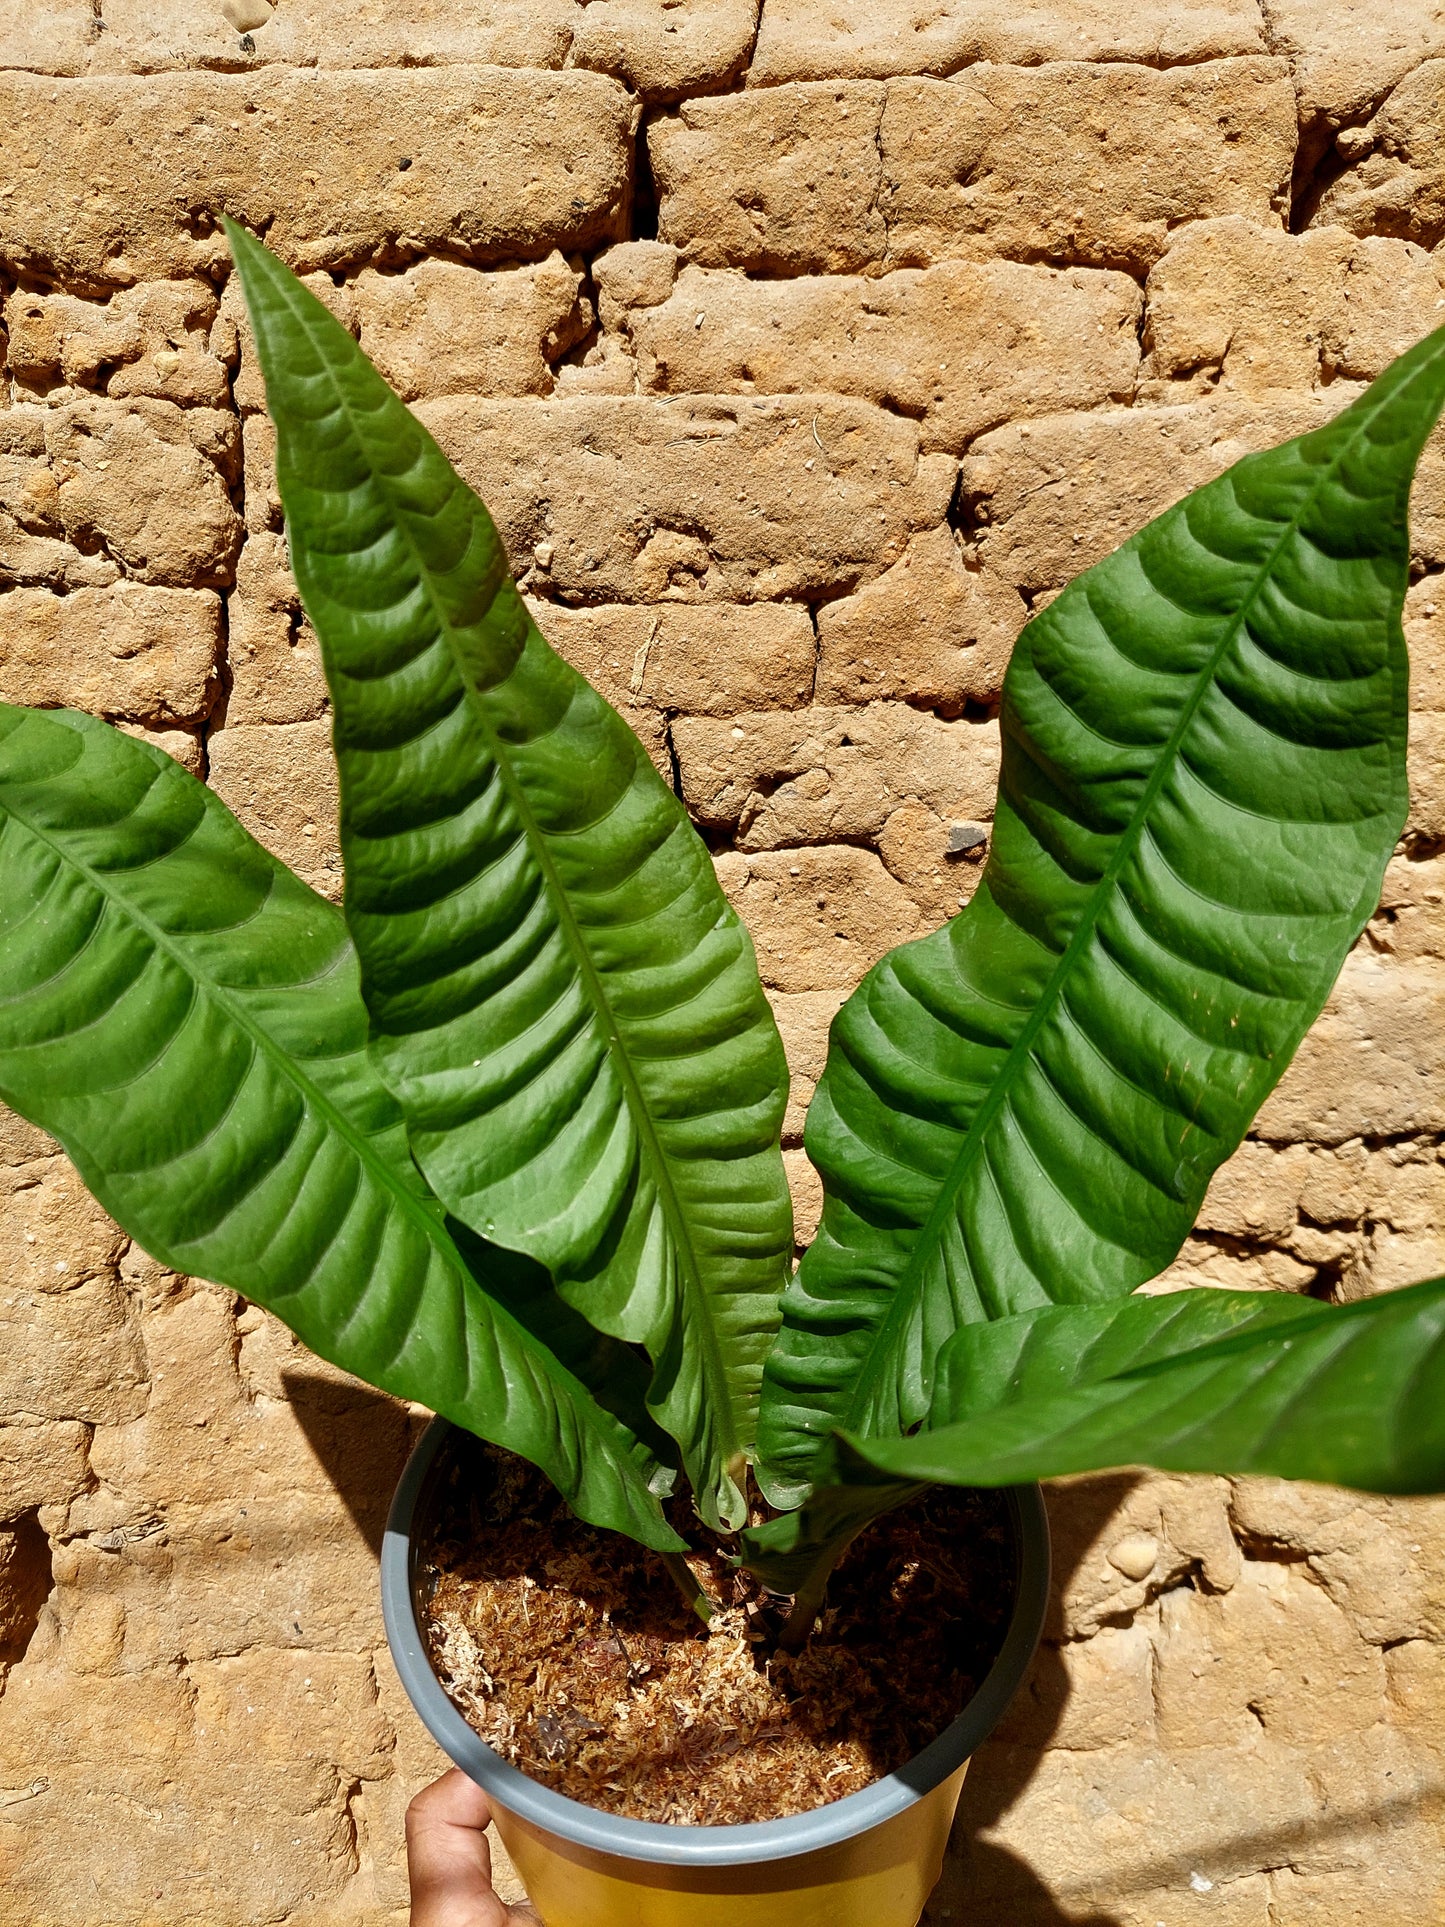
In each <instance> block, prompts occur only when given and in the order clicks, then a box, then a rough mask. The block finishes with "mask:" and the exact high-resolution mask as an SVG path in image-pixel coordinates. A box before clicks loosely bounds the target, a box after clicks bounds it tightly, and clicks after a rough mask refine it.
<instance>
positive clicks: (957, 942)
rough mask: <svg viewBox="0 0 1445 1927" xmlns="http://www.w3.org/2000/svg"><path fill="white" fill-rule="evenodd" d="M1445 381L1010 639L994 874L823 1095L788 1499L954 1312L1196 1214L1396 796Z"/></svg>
mask: <svg viewBox="0 0 1445 1927" xmlns="http://www.w3.org/2000/svg"><path fill="white" fill-rule="evenodd" d="M1442 396H1445V332H1442V333H1439V334H1435V335H1432V336H1431V337H1430V339H1429V340H1428V341H1426V342H1424V343H1422V344H1421V346H1419V347H1418V348H1415V349H1413V350H1412V351H1411V352H1410V353H1409V354H1407V355H1405V356H1403V357H1402V358H1401V359H1400V360H1399V361H1397V362H1396V363H1395V364H1394V365H1393V367H1391V368H1390V369H1389V370H1388V371H1387V373H1386V374H1385V375H1383V376H1382V377H1381V379H1380V380H1379V381H1377V382H1376V383H1375V384H1374V386H1373V387H1372V388H1370V389H1369V391H1368V392H1367V393H1366V394H1365V395H1363V396H1362V397H1360V399H1359V400H1357V401H1356V402H1355V403H1354V404H1353V405H1352V406H1351V407H1350V408H1349V409H1347V410H1345V411H1344V413H1342V414H1341V415H1340V416H1339V417H1338V418H1337V419H1336V420H1335V421H1333V422H1331V423H1330V424H1329V425H1328V426H1327V427H1325V428H1322V429H1319V430H1318V431H1316V432H1315V433H1314V434H1311V435H1307V436H1305V437H1304V438H1303V439H1302V440H1299V441H1295V442H1290V443H1287V444H1286V445H1285V446H1284V447H1282V448H1278V449H1274V450H1271V451H1268V452H1267V453H1264V454H1259V455H1250V456H1247V457H1246V458H1245V459H1244V460H1243V461H1241V462H1239V463H1237V464H1236V465H1235V466H1234V467H1233V468H1232V469H1230V470H1229V471H1228V473H1227V474H1225V475H1223V476H1222V477H1221V478H1220V479H1219V480H1218V481H1216V482H1213V483H1211V484H1210V485H1209V486H1208V487H1206V488H1202V489H1200V490H1199V491H1197V493H1195V494H1194V495H1191V496H1190V497H1189V498H1188V499H1187V500H1185V501H1183V502H1181V503H1180V504H1179V505H1178V506H1177V507H1175V508H1173V509H1171V510H1170V511H1169V512H1168V513H1167V514H1165V515H1163V516H1161V517H1160V518H1159V520H1158V521H1156V522H1154V523H1152V524H1151V525H1150V526H1149V527H1148V528H1146V529H1144V530H1143V531H1142V532H1141V533H1140V534H1139V535H1136V536H1135V537H1134V538H1133V539H1132V540H1131V541H1129V542H1127V543H1125V544H1124V546H1123V547H1122V548H1121V549H1119V550H1118V551H1117V552H1116V553H1115V554H1113V555H1111V556H1110V557H1108V558H1107V559H1106V560H1105V561H1103V562H1101V563H1100V564H1098V565H1097V566H1096V567H1095V568H1093V569H1091V570H1090V571H1089V572H1088V573H1087V574H1086V575H1084V576H1082V577H1080V579H1079V580H1078V581H1076V582H1075V583H1073V584H1072V586H1071V587H1070V588H1068V589H1067V590H1065V592H1064V593H1063V594H1062V595H1061V596H1060V597H1059V598H1058V599H1057V600H1056V601H1055V602H1054V603H1052V604H1051V605H1050V607H1049V608H1048V609H1047V610H1045V611H1044V612H1043V613H1042V614H1041V615H1039V616H1036V617H1035V618H1034V620H1033V621H1032V622H1031V623H1030V624H1029V625H1028V627H1027V628H1026V629H1025V630H1024V632H1023V635H1022V636H1021V637H1020V639H1019V642H1018V645H1017V647H1016V648H1015V651H1014V656H1013V660H1012V662H1011V664H1010V667H1009V672H1008V677H1007V680H1006V683H1005V690H1004V706H1003V716H1002V727H1003V768H1002V775H1001V778H1000V791H999V799H998V809H997V814H996V817H995V822H994V833H993V841H992V848H991V851H990V856H989V861H988V865H987V868H986V870H985V872H984V876H983V878H982V881H981V883H980V885H979V888H978V891H977V893H976V894H975V896H974V897H973V899H972V901H971V902H970V903H969V905H968V907H967V908H966V909H965V910H964V911H963V913H962V914H961V915H960V916H959V917H957V918H956V919H955V920H954V922H953V923H951V924H950V925H948V926H947V927H946V928H945V929H943V930H940V931H938V932H936V933H935V934H934V935H933V936H930V937H926V938H924V939H923V940H922V941H920V942H917V943H912V944H907V945H905V946H903V948H901V949H900V950H896V951H895V952H893V954H892V955H891V956H889V957H886V958H885V959H884V960H883V962H882V963H881V964H879V965H878V966H877V967H876V968H875V969H874V970H872V971H871V972H870V973H869V975H868V976H867V977H866V978H865V979H864V981H863V983H862V985H861V986H860V988H859V989H858V991H857V992H856V993H855V995H854V996H853V997H852V998H851V999H850V1000H849V1002H848V1004H847V1005H846V1006H845V1007H844V1009H843V1011H842V1012H841V1013H840V1015H839V1017H838V1019H837V1020H836V1022H835V1024H834V1028H833V1034H832V1040H831V1048H830V1052H829V1059H828V1065H827V1069H826V1071H825V1073H824V1076H823V1078H822V1080H821V1082H820V1084H819V1087H818V1092H817V1096H816V1098H815V1100H814V1102H813V1105H812V1108H811V1110H810V1112H809V1116H808V1124H807V1140H806V1141H807V1146H808V1151H809V1154H810V1156H811V1158H812V1160H813V1162H814V1164H816V1165H817V1167H818V1169H819V1170H820V1172H821V1173H822V1176H823V1182H824V1186H825V1190H826V1202H825V1207H824V1212H823V1220H822V1227H821V1230H820V1232H819V1235H818V1238H817V1241H816V1242H815V1244H814V1245H813V1247H812V1249H811V1250H810V1251H809V1252H808V1254H807V1256H806V1257H805V1259H804V1261H803V1264H802V1266H801V1268H800V1270H799V1273H798V1276H797V1278H796V1280H795V1281H794V1284H793V1286H792V1288H791V1289H790V1290H789V1292H788V1294H787V1297H786V1299H785V1302H784V1325H783V1330H782V1332H781V1334H780V1336H779V1340H778V1343H777V1345H776V1347H775V1348H774V1352H773V1355H772V1357H771V1359H770V1360H769V1365H768V1382H767V1386H766V1390H765V1395H764V1406H763V1414H762V1423H761V1428H760V1436H759V1445H760V1451H761V1456H762V1458H763V1460H764V1463H765V1465H767V1466H768V1467H769V1468H770V1471H769V1473H768V1475H767V1479H768V1490H769V1492H770V1495H771V1496H773V1497H774V1498H775V1499H776V1500H777V1501H778V1502H779V1503H784V1502H786V1501H787V1500H788V1499H792V1498H796V1497H797V1496H798V1494H799V1493H800V1492H801V1491H802V1490H803V1489H804V1488H805V1486H806V1483H807V1481H808V1478H809V1463H810V1460H811V1458H812V1455H813V1453H814V1451H815V1450H816V1448H817V1443H818V1441H819V1439H820V1438H822V1437H823V1436H824V1435H825V1434H826V1433H827V1432H828V1431H829V1430H830V1429H831V1428H832V1427H834V1426H841V1427H843V1428H844V1429H846V1430H849V1431H853V1432H857V1433H867V1434H875V1433H876V1434H888V1433H896V1432H901V1431H905V1430H907V1429H908V1428H909V1427H910V1426H912V1425H914V1424H915V1423H917V1421H918V1420H919V1419H921V1418H922V1417H923V1415H924V1414H925V1412H926V1411H927V1410H928V1404H929V1397H930V1393H931V1389H932V1370H933V1362H934V1360H935V1359H936V1358H937V1356H938V1353H939V1351H940V1349H941V1348H942V1346H943V1345H944V1343H945V1342H946V1341H947V1340H948V1339H949V1338H950V1337H951V1336H952V1334H953V1332H954V1331H955V1330H956V1329H957V1328H958V1327H959V1326H960V1325H963V1324H967V1323H970V1322H973V1321H977V1320H982V1319H991V1318H1002V1317H1007V1316H1009V1315H1010V1314H1012V1313H1016V1312H1021V1311H1025V1310H1028V1309H1030V1308H1032V1307H1036V1306H1043V1305H1047V1304H1049V1303H1053V1302H1061V1303H1084V1304H1087V1303H1094V1302H1100V1301H1106V1300H1109V1299H1113V1298H1116V1297H1120V1296H1123V1295H1124V1294H1126V1293H1128V1292H1130V1291H1132V1290H1134V1289H1135V1288H1136V1287H1137V1286H1138V1285H1140V1284H1142V1283H1144V1282H1145V1281H1146V1280H1147V1279H1149V1278H1152V1277H1153V1276H1155V1275H1156V1274H1157V1273H1158V1272H1159V1271H1161V1270H1162V1269H1163V1268H1164V1267H1165V1266H1166V1265H1167V1264H1168V1263H1169V1262H1170V1260H1171V1259H1172V1258H1173V1256H1174V1254H1175V1252H1176V1251H1177V1250H1178V1249H1179V1246H1180V1245H1181V1243H1182V1242H1183V1240H1184V1238H1185V1237H1186V1236H1187V1234H1188V1232H1189V1229H1190V1227H1191V1225H1192V1224H1193V1222H1194V1218H1195V1214H1196V1212H1197V1210H1198V1207H1199V1204H1200V1201H1201V1199H1202V1197H1203V1195H1204V1191H1205V1188H1206V1186H1207V1184H1208V1182H1209V1178H1210V1175H1211V1173H1212V1172H1213V1171H1214V1170H1215V1168H1216V1167H1217V1166H1218V1165H1219V1164H1220V1163H1221V1162H1222V1160H1223V1159H1224V1158H1226V1157H1227V1156H1228V1155H1229V1153H1230V1152H1231V1151H1232V1150H1233V1149H1234V1147H1235V1146H1236V1145H1237V1144H1238V1142H1239V1140H1240V1138H1241V1136H1242V1135H1243V1133H1244V1131H1245V1130H1246V1128H1247V1127H1248V1124H1249V1121H1250V1119H1251V1118H1252V1117H1253V1115H1254V1113H1255V1111H1256V1109H1257V1108H1258V1106H1259V1105H1260V1104H1261V1102H1262V1101H1263V1100H1264V1098H1265V1097H1266V1095H1267V1094H1268V1093H1269V1091H1270V1090H1271V1089H1272V1087H1273V1086H1274V1084H1275V1082H1276V1081H1277V1080H1278V1078H1279V1077H1280V1075H1281V1073H1282V1072H1283V1070H1284V1068H1285V1066H1286V1065H1287V1064H1288V1063H1289V1061H1290V1057H1291V1055H1292V1054H1293V1052H1294V1050H1295V1048H1296V1046H1297V1045H1298V1043H1299V1041H1300V1039H1301V1037H1302V1036H1303V1035H1304V1033H1305V1031H1306V1029H1307V1028H1308V1026H1309V1024H1310V1023H1311V1021H1312V1020H1313V1018H1314V1017H1315V1015H1316V1014H1317V1013H1318V1011H1319V1009H1320V1007H1321V1005H1322V1004H1323V1002H1324V999H1325V997H1326V996H1327V994H1328V992H1329V989H1330V986H1331V985H1332V984H1333V982H1334V980H1335V976H1336V974H1337V972H1338V970H1339V967H1340V964H1341V962H1342V961H1343V959H1344V956H1345V954H1346V952H1347V951H1348V949H1349V947H1350V945H1351V943H1352V942H1353V941H1354V939H1355V937H1356V936H1357V934H1358V932H1359V931H1360V929H1361V927H1362V925H1363V923H1364V921H1365V919H1366V918H1367V917H1368V915H1369V914H1370V912H1371V911H1372V910H1373V908H1374V906H1375V904H1376V902H1377V900H1378V896H1379V889H1380V880H1381V875H1382V873H1383V870H1384V866H1385V863H1386V861H1387V859H1388V857H1389V855H1390V851H1391V849H1392V847H1393V846H1394V843H1395V840H1396V838H1397V836H1398V834H1399V832H1400V829H1401V826H1402V824H1403V822H1404V819H1405V809H1406V789H1405V732H1406V685H1407V664H1406V655H1405V645H1404V638H1403V636H1402V634H1401V630H1400V608H1401V603H1402V601H1403V597H1404V591H1405V584H1406V570H1407V564H1408V541H1407V529H1406V508H1407V501H1408V495H1409V487H1410V479H1411V476H1412V474H1413V471H1414V466H1415V462H1416V459H1417V457H1418V454H1419V451H1420V448H1421V445H1422V443H1423V442H1424V439H1425V437H1426V435H1427V434H1428V432H1429V430H1430V427H1431V425H1432V423H1433V422H1434V420H1435V417H1436V415H1437V413H1438V412H1439V409H1440V406H1441V401H1442Z"/></svg>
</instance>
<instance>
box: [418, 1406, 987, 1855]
mask: <svg viewBox="0 0 1445 1927" xmlns="http://www.w3.org/2000/svg"><path fill="white" fill-rule="evenodd" d="M673 1523H674V1524H675V1525H677V1526H678V1527H679V1530H683V1531H685V1532H686V1533H687V1536H688V1538H689V1540H690V1542H691V1543H692V1544H693V1546H694V1548H695V1551H694V1554H693V1556H692V1557H691V1559H690V1563H691V1565H692V1567H693V1570H694V1571H695V1573H696V1574H697V1576H698V1578H699V1580H700V1581H701V1582H702V1584H703V1586H704V1588H705V1589H706V1590H707V1592H708V1593H709V1595H710V1596H711V1598H712V1599H713V1600H714V1601H715V1602H716V1605H717V1608H718V1610H717V1612H716V1614H715V1617H714V1620H713V1623H712V1626H711V1628H709V1629H704V1628H703V1626H702V1625H701V1623H700V1622H699V1621H698V1620H697V1619H696V1618H695V1617H694V1616H693V1615H692V1614H691V1613H689V1611H688V1610H687V1608H686V1607H685V1606H684V1605H683V1603H682V1600H681V1599H680V1597H679V1596H678V1593H677V1590H676V1588H675V1587H674V1585H673V1582H672V1580H671V1578H670V1577H669V1575H668V1573H667V1571H666V1570H665V1568H664V1567H663V1565H662V1564H661V1562H660V1561H659V1560H658V1559H657V1558H656V1557H655V1556H654V1555H653V1554H651V1553H648V1552H646V1551H645V1550H644V1549H643V1548H642V1547H640V1546H635V1545H633V1544H632V1543H631V1542H630V1541H629V1540H626V1539H623V1538H621V1537H619V1536H617V1535H615V1534H609V1533H601V1532H597V1531H594V1530H593V1529H592V1528H591V1527H590V1526H585V1525H583V1524H581V1522H580V1521H578V1520H577V1519H575V1518H573V1516H572V1515H571V1513H570V1512H568V1511H567V1509H566V1507H565V1505H564V1504H563V1503H562V1501H561V1500H560V1498H558V1496H557V1495H556V1493H555V1492H554V1491H553V1490H552V1488H551V1487H550V1486H549V1485H548V1484H547V1482H546V1480H545V1479H543V1478H542V1476H541V1474H540V1473H537V1472H535V1471H534V1470H533V1469H532V1468H531V1467H530V1466H528V1465H526V1464H525V1463H524V1462H522V1461H521V1460H518V1459H514V1458H511V1457H509V1456H508V1455H507V1454H505V1453H501V1452H498V1451H494V1450H492V1449H491V1448H487V1447H481V1446H478V1445H476V1444H475V1442H474V1441H470V1440H468V1441H465V1442H464V1443H462V1444H460V1445H459V1446H458V1448H457V1450H456V1454H455V1457H454V1461H453V1463H452V1464H451V1465H450V1466H449V1467H448V1468H447V1470H446V1472H445V1474H444V1478H443V1483H442V1485H441V1488H440V1491H439V1497H438V1501H437V1504H436V1506H435V1509H434V1511H433V1516H432V1521H431V1528H430V1538H431V1553H430V1559H429V1567H428V1572H429V1578H430V1581H431V1597H430V1601H429V1604H428V1607H427V1610H426V1614H425V1622H426V1630H427V1635H428V1639H429V1642H430V1647H431V1654H432V1660H433V1664H434V1665H435V1666H436V1669H437V1672H438V1675H439V1677H440V1678H441V1680H442V1682H443V1684H444V1685H445V1686H446V1687H447V1689H448V1691H449V1692H450V1694H451V1696H452V1698H453V1699H454V1701H455V1702H456V1704H457V1705H458V1707H459V1708H460V1709H461V1711H462V1713H463V1714H464V1715H465V1717H466V1718H467V1720H468V1721H469V1722H470V1724H471V1725H472V1726H473V1727H474V1728H475V1730H476V1731H477V1732H478V1733H479V1734H480V1735H481V1737H482V1738H483V1739H484V1740H486V1741H487V1743H488V1744H489V1745H490V1746H492V1747H494V1748H495V1749H496V1751H497V1752H498V1753H500V1754H501V1755H502V1756H503V1757H504V1758H505V1759H508V1760H510V1761H512V1762H513V1763H514V1764H515V1765H516V1766H518V1767H520V1768H521V1769H522V1770H523V1771H524V1772H526V1773H528V1774H530V1775H531V1776H532V1777H533V1778H534V1779H537V1780H540V1781H542V1782H544V1783H545V1784H546V1785H548V1786H550V1787H553V1788H554V1789H555V1790H556V1791H557V1792H559V1793H565V1794H569V1795H570V1796H571V1797H572V1798H573V1799H577V1800H582V1801H585V1802H586V1803H587V1804H588V1805H589V1806H594V1807H599V1808H602V1809H603V1810H605V1811H607V1812H611V1813H621V1814H627V1815H630V1816H632V1817H633V1818H636V1819H645V1820H665V1821H672V1822H675V1823H679V1824H686V1825H714V1826H717V1825H724V1824H729V1823H735V1822H743V1821H751V1820H764V1819H776V1818H780V1817H782V1816H784V1815H787V1814H794V1813H803V1812H806V1811H807V1810H809V1809H810V1808H813V1807H818V1806H824V1805H826V1804H828V1803H829V1802H830V1801H833V1800H837V1799H841V1798H842V1797H843V1796H844V1795H845V1794H848V1793H856V1792H858V1791H859V1790H860V1789H861V1788H863V1787H865V1786H867V1785H869V1784H870V1783H871V1782H872V1781H873V1780H875V1779H877V1778H878V1777H879V1776H880V1775H882V1774H884V1773H888V1772H891V1771H892V1770H893V1769H894V1768H896V1767H899V1766H901V1765H903V1764H904V1762H905V1761H907V1760H908V1759H910V1758H911V1757H912V1756H913V1755H914V1754H915V1753H917V1752H918V1751H919V1749H920V1748H921V1747H923V1746H925V1745H926V1744H927V1743H928V1742H929V1741H930V1740H931V1739H933V1738H934V1737H935V1735H936V1734H937V1733H938V1732H940V1731H941V1730H942V1728H943V1727H944V1726H946V1725H947V1724H948V1723H949V1721H950V1720H952V1719H953V1718H954V1717H955V1716H956V1715H957V1714H958V1713H959V1712H960V1711H961V1709H962V1708H963V1706H964V1705H965V1703H966V1702H967V1701H968V1699H969V1698H970V1697H971V1696H972V1694H973V1693H974V1691H975V1690H976V1689H977V1687H978V1684H979V1682H980V1681H981V1679H982V1678H983V1675H984V1674H985V1673H986V1672H987V1670H988V1667H989V1665H990V1664H991V1662H992V1660H993V1658H994V1656H995V1654H996V1653H997V1651H998V1648H999V1645H1000V1644H1001V1642H1002V1639H1003V1635H1004V1631H1005V1629H1006V1627H1007V1623H1008V1615H1009V1610H1010V1608H1011V1606H1012V1603H1013V1578H1012V1570H1013V1568H1012V1552H1011V1542H1010V1533H1009V1528H1008V1524H1007V1513H1006V1509H1005V1505H1004V1502H1003V1500H1002V1498H1001V1497H1000V1496H999V1495H998V1494H996V1493H984V1492H953V1491H947V1490H944V1489H936V1490H933V1491H930V1492H928V1493H926V1494H924V1495H923V1497H921V1498H920V1499H917V1500H915V1501H914V1502H913V1503H912V1504H911V1505H909V1506H907V1507H905V1508H902V1509H901V1510H899V1511H898V1512H895V1513H891V1514H889V1515H888V1516H887V1517H885V1518H883V1519H881V1520H879V1521H877V1522H876V1523H875V1524H874V1525H873V1526H871V1527H870V1528H869V1529H868V1531H867V1532H866V1533H865V1534H864V1535H863V1536H862V1537H861V1538H860V1539H859V1540H858V1541H857V1542H856V1543H855V1544H854V1545H853V1547H851V1548H850V1550H849V1552H848V1554H847V1555H846V1557H845V1558H844V1560H843V1562H842V1563H841V1565H840V1566H839V1568H838V1571H837V1573H836V1574H835V1576H834V1580H833V1583H832V1586H831V1587H830V1591H829V1603H828V1606H827V1609H826V1611H825V1613H824V1615H823V1617H822V1619H821V1621H820V1622H819V1625H818V1628H817V1630H816V1631H815V1633H814V1635H813V1637H812V1639H811V1640H810V1642H809V1644H808V1646H807V1648H806V1650H805V1651H804V1652H802V1653H800V1654H798V1655H796V1656H788V1655H783V1654H777V1653H775V1652H773V1651H772V1648H771V1641H770V1637H769V1635H770V1633H771V1632H772V1631H774V1630H775V1625H774V1623H773V1622H771V1621H770V1618H769V1614H768V1611H767V1607H766V1603H765V1602H764V1601H762V1600H761V1599H760V1598H759V1597H758V1594H757V1589H756V1586H755V1583H754V1582H753V1581H752V1580H751V1579H750V1578H749V1576H748V1575H746V1574H735V1573H734V1572H733V1571H732V1570H731V1568H730V1566H729V1564H728V1559H727V1548H726V1547H725V1545H724V1542H722V1541H719V1540H716V1539H714V1538H712V1536H711V1535H709V1534H707V1533H705V1532H703V1531H701V1530H700V1529H698V1528H697V1527H696V1523H695V1521H694V1522H692V1524H691V1529H689V1527H688V1524H687V1523H686V1522H685V1520H684V1518H683V1516H682V1515H681V1512H680V1511H679V1513H678V1514H677V1515H676V1516H675V1517H674V1520H673Z"/></svg>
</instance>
